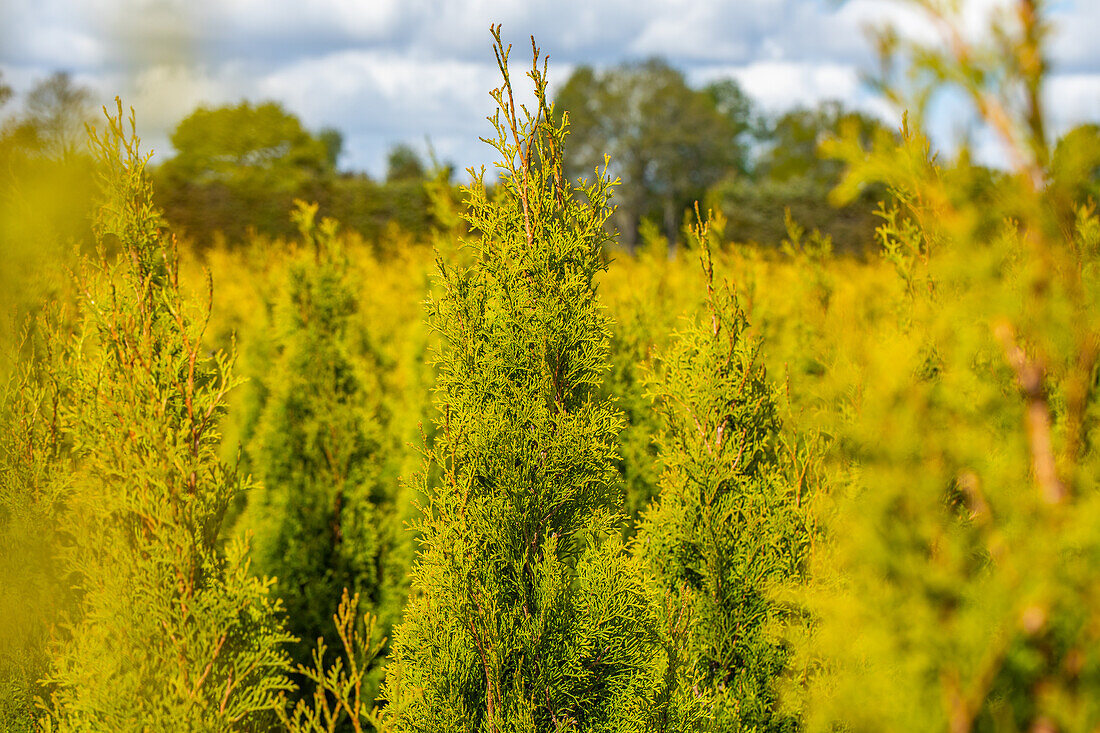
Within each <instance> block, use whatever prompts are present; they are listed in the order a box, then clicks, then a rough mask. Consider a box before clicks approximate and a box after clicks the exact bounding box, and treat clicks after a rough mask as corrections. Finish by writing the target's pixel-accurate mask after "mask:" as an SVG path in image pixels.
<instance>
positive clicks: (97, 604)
mask: <svg viewBox="0 0 1100 733" xmlns="http://www.w3.org/2000/svg"><path fill="white" fill-rule="evenodd" d="M94 143H95V148H96V151H97V153H98V155H99V169H100V171H101V173H102V175H103V179H104V204H103V209H102V213H101V216H100V218H99V220H98V224H97V228H96V236H97V240H98V241H99V243H100V255H99V257H98V258H97V259H94V260H93V259H82V260H81V261H80V263H79V269H78V271H77V274H76V277H75V288H76V289H77V291H78V293H79V298H78V300H77V303H76V305H75V306H74V308H73V312H72V313H71V314H69V315H68V317H67V318H65V319H64V320H61V319H54V320H51V321H50V322H47V323H44V324H43V325H42V328H41V329H40V336H39V340H36V341H35V342H34V343H33V344H32V345H33V346H35V350H34V352H32V353H29V354H28V357H29V359H28V365H27V367H26V369H25V370H24V371H23V374H24V376H23V378H22V380H21V381H20V382H16V383H15V385H14V386H15V387H16V388H17V389H18V390H19V391H18V392H17V393H11V392H8V393H7V394H6V398H5V403H6V404H7V405H8V409H7V410H6V412H7V414H8V416H10V417H11V418H14V419H16V420H17V421H18V423H17V425H19V428H18V430H20V431H21V432H16V433H14V434H13V436H12V437H14V438H15V442H14V444H12V445H13V447H14V448H15V450H10V449H9V450H6V451H5V453H4V458H5V470H4V482H5V484H6V487H7V488H8V489H11V488H14V489H15V491H14V492H10V493H9V492H5V496H4V500H5V501H4V514H5V515H7V514H8V513H9V512H12V510H13V509H14V510H16V511H17V512H20V520H23V519H25V518H27V517H31V518H32V519H34V520H35V521H36V522H37V523H38V525H39V528H40V530H41V531H42V533H43V534H42V537H41V543H40V549H41V550H42V552H43V553H44V554H45V558H44V570H43V571H42V573H41V575H42V576H44V577H45V578H46V579H52V580H54V581H55V582H57V583H58V584H59V586H60V587H59V588H56V589H51V592H52V594H53V595H54V597H55V598H60V599H62V601H63V604H61V607H60V608H56V607H51V606H50V605H49V604H45V607H44V608H43V609H42V610H44V611H46V612H47V613H46V614H45V617H44V618H42V619H41V622H42V623H44V624H46V625H47V629H48V640H46V639H43V638H41V636H40V637H39V638H37V639H34V641H35V642H37V643H39V644H41V647H40V648H39V649H37V650H36V654H35V655H34V656H33V657H32V658H31V661H33V662H36V663H39V664H38V667H37V669H35V670H34V671H35V672H36V673H37V675H36V676H38V680H39V681H38V689H37V690H36V692H37V693H38V694H39V695H40V697H39V700H38V701H37V705H38V706H39V707H40V712H39V714H38V715H37V718H38V720H37V724H38V725H39V726H42V727H44V728H45V729H51V730H147V729H149V728H150V727H153V728H174V727H184V728H188V729H216V730H251V729H254V728H255V727H257V726H261V725H263V724H265V722H267V721H272V720H274V717H275V708H276V707H277V706H278V705H279V704H280V703H279V697H278V694H277V693H278V692H279V691H280V690H281V689H283V688H285V687H286V685H287V681H286V678H285V676H284V670H285V668H286V659H285V656H284V654H283V652H282V651H281V650H280V646H281V645H282V644H283V643H285V641H286V640H287V637H286V634H285V633H284V632H283V631H282V629H281V627H280V625H279V623H278V621H277V617H276V614H277V610H278V604H277V602H276V601H274V600H273V599H272V598H271V597H270V596H269V594H268V583H267V582H266V581H264V580H262V579H254V578H251V577H249V576H248V574H247V565H248V561H247V557H246V554H247V548H246V547H245V546H244V545H243V544H240V543H235V544H233V545H232V546H230V547H229V548H228V549H227V550H226V552H225V553H224V554H223V553H222V552H220V551H219V530H220V524H221V519H222V516H223V514H224V511H225V508H226V506H227V504H228V502H229V500H230V498H231V497H232V495H233V494H234V493H235V492H237V491H239V490H240V488H241V487H242V482H241V479H240V478H239V477H238V476H237V474H236V473H235V471H234V470H233V468H232V467H231V466H229V465H227V464H225V463H223V462H221V461H220V460H218V457H217V451H218V444H219V442H220V441H219V435H218V432H217V424H218V421H219V419H220V417H221V415H222V413H223V411H224V407H225V403H224V396H225V393H226V392H227V390H229V389H230V388H231V387H232V386H233V384H234V383H235V380H234V377H233V375H232V372H231V360H230V358H229V357H228V356H226V355H224V354H222V353H219V354H217V355H215V356H209V355H206V354H205V353H204V350H203V347H202V345H201V334H202V329H203V326H204V315H203V309H202V308H201V306H199V305H198V304H197V303H195V302H194V301H192V300H188V299H187V298H185V297H183V296H182V294H181V292H180V288H179V284H178V274H179V273H178V268H177V260H176V256H175V251H174V247H173V243H172V240H171V239H170V238H169V237H168V236H167V235H166V234H165V233H164V232H163V231H162V229H161V221H160V218H159V214H158V212H157V211H156V210H155V209H154V208H152V206H151V205H150V191H149V185H148V182H147V180H146V178H145V174H144V165H145V162H146V157H144V156H142V155H140V154H139V152H138V148H137V145H138V142H137V139H136V137H135V136H134V134H133V119H132V117H131V119H130V120H129V124H128V125H127V121H126V120H124V119H123V117H122V107H121V104H120V105H119V107H118V114H117V116H114V117H109V118H108V126H107V129H106V131H105V132H103V133H102V135H101V136H99V137H96V138H95V139H94ZM107 243H111V244H113V245H114V246H116V247H117V249H118V251H119V254H120V256H119V257H117V258H115V257H111V256H108V255H107V253H106V250H105V246H106V244H107ZM22 431H25V432H22ZM12 498H14V499H15V501H14V502H9V500H10V499H12ZM23 510H26V511H23ZM4 524H5V525H6V527H5V529H10V528H11V527H12V525H9V524H8V523H7V522H5V523H4ZM14 528H15V529H19V528H20V524H18V523H17V524H15V525H14ZM36 575H38V573H36ZM32 598H33V596H32ZM50 611H54V613H49V612H50ZM43 642H44V643H43ZM43 658H44V664H41V661H42V659H43Z"/></svg>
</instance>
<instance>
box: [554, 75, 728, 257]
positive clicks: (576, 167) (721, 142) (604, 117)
mask: <svg viewBox="0 0 1100 733" xmlns="http://www.w3.org/2000/svg"><path fill="white" fill-rule="evenodd" d="M718 103H721V105H722V106H721V110H720V109H719V108H718V106H717V104H718ZM740 103H741V100H740V99H738V97H737V93H736V92H735V91H734V90H733V89H730V88H729V87H728V86H726V87H717V86H716V87H714V88H712V89H710V90H709V91H705V92H700V91H696V90H693V89H691V88H690V87H688V85H687V83H686V82H685V81H684V77H683V75H682V74H681V73H680V72H679V71H676V70H675V69H673V68H672V67H670V66H668V65H667V64H666V63H664V62H663V61H660V60H657V59H652V60H649V61H646V62H644V63H640V64H627V65H623V66H619V67H616V68H614V69H610V70H607V71H604V72H600V73H597V72H595V71H593V70H592V69H591V68H589V67H587V66H582V67H580V68H579V69H577V70H576V71H575V72H574V73H573V75H572V76H571V77H570V78H569V80H568V81H567V82H566V83H565V85H564V86H563V87H562V89H561V91H560V92H559V93H558V96H557V99H556V104H557V107H558V108H559V109H562V110H568V111H569V115H570V129H571V139H572V145H571V146H570V147H569V149H568V151H567V153H566V160H565V167H566V171H567V172H568V174H569V177H570V178H573V177H576V176H582V175H584V176H587V175H590V174H591V173H592V170H593V168H594V167H596V166H598V165H599V164H600V162H601V161H603V159H604V155H610V156H611V160H612V163H611V165H612V167H613V169H614V170H615V171H616V173H617V174H618V175H619V176H620V177H621V178H622V179H623V180H624V181H625V182H626V186H624V188H623V190H622V191H620V193H619V195H618V198H619V204H618V209H619V213H620V215H621V218H620V219H619V221H618V222H617V224H618V226H619V228H620V230H621V231H622V235H623V238H624V241H625V243H626V245H627V247H628V248H630V249H633V247H634V245H635V244H636V243H637V234H638V226H639V224H640V222H641V219H642V218H643V217H646V216H651V215H652V216H654V218H656V219H657V220H658V221H660V222H661V224H662V226H663V228H664V231H665V235H666V236H667V237H668V238H669V241H670V244H672V245H673V246H675V243H676V238H677V235H678V230H679V227H680V221H681V218H682V215H683V213H684V211H685V210H686V209H687V208H688V207H690V206H691V202H692V201H693V200H694V199H696V198H700V197H702V195H703V193H704V192H705V191H706V189H707V187H709V186H711V185H712V184H714V183H715V182H717V181H718V180H719V179H721V178H722V177H723V176H724V175H725V174H726V173H727V172H728V171H729V170H730V169H731V168H732V169H737V168H739V167H743V164H744V159H745V147H744V141H743V140H741V139H740V138H741V137H742V135H743V133H744V132H745V125H744V123H743V122H742V121H741V119H740V112H739V111H738V109H737V107H738V105H739V104H740Z"/></svg>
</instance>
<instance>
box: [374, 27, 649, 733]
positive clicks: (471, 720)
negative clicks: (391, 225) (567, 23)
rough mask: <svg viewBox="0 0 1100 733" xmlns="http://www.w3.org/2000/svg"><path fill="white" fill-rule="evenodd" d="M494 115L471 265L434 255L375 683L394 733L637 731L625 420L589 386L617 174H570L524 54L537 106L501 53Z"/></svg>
mask: <svg viewBox="0 0 1100 733" xmlns="http://www.w3.org/2000/svg"><path fill="white" fill-rule="evenodd" d="M494 38H495V39H496V52H497V55H498V61H499V63H500V69H501V72H502V74H503V76H504V85H503V87H502V88H500V89H498V90H496V91H495V92H494V97H495V99H496V101H497V103H498V104H499V106H500V110H499V111H498V113H497V114H496V115H495V116H494V117H493V118H491V121H492V122H493V124H494V127H495V129H496V133H497V135H496V138H495V139H494V140H491V141H488V142H490V143H491V144H492V145H493V146H494V147H495V148H496V149H497V150H498V151H499V152H500V154H501V156H502V160H501V162H500V163H499V164H498V165H499V168H500V169H501V173H502V176H501V181H500V186H499V195H497V196H496V197H494V198H493V199H489V198H487V196H486V192H485V186H484V184H483V183H482V176H483V175H484V172H482V173H481V174H479V175H477V176H476V177H475V182H474V185H473V186H472V187H471V189H470V190H469V191H468V196H469V208H468V221H469V223H470V226H471V229H472V230H473V232H475V233H476V236H475V237H472V238H471V239H469V240H467V241H466V242H465V244H466V246H467V247H468V248H469V250H470V252H471V255H472V256H471V258H470V260H472V262H471V263H470V264H469V265H467V266H462V265H454V266H450V267H448V266H446V265H444V264H443V262H442V261H441V262H440V273H439V282H440V291H441V293H440V295H439V297H438V298H435V299H433V300H431V301H430V303H429V313H430V318H431V321H432V323H433V324H434V325H435V327H436V328H438V329H439V332H440V334H441V339H442V349H441V353H440V357H439V386H438V395H439V398H440V408H441V411H442V418H441V420H440V422H439V428H438V432H437V433H436V437H435V441H434V444H433V445H432V446H431V448H430V449H428V451H427V453H428V458H429V461H430V465H435V466H438V468H439V470H440V472H441V474H442V476H441V480H440V485H439V487H438V489H436V490H435V491H434V492H433V493H432V494H431V496H430V499H429V500H428V502H427V505H426V506H425V508H424V517H423V521H422V526H421V527H420V530H421V532H422V546H421V551H420V554H419V556H418V560H417V564H416V566H415V568H414V570H413V577H412V580H413V595H412V597H411V598H410V602H409V606H408V607H407V609H406V612H405V620H404V622H403V623H402V624H401V625H400V626H399V627H398V628H397V630H396V632H395V639H394V643H393V661H392V663H391V664H392V666H391V668H390V674H389V677H388V678H387V696H388V699H389V701H390V706H391V707H390V715H391V720H392V722H393V723H394V725H395V727H396V729H397V730H402V731H443V730H446V731H503V730H508V731H520V730H528V731H534V730H577V731H580V730H586V731H595V730H608V731H610V730H616V731H621V730H630V729H632V726H633V725H634V723H635V721H637V720H639V719H640V716H639V714H638V708H639V707H640V705H641V695H642V694H643V693H646V692H647V686H648V682H647V681H648V680H649V679H650V673H649V665H650V656H651V646H652V645H651V642H650V638H651V618H650V616H651V614H650V610H649V605H648V603H647V601H646V598H645V593H644V589H643V587H642V584H641V582H640V579H639V577H638V575H637V573H636V572H635V571H634V569H633V568H632V566H631V563H632V561H631V560H630V559H629V558H628V557H627V556H625V555H624V554H623V553H622V551H621V546H620V545H619V543H618V542H616V540H615V538H616V537H617V532H618V529H617V523H618V521H619V519H620V517H619V515H618V513H617V510H616V507H618V506H619V497H618V496H617V495H616V494H617V492H616V490H615V475H616V473H615V469H614V463H613V462H614V460H615V438H616V434H617V432H618V430H619V428H620V425H621V422H620V418H619V416H618V415H617V413H616V412H615V410H614V409H613V407H612V405H611V404H610V403H609V402H608V401H607V400H604V399H600V398H599V397H598V388H599V385H600V382H601V380H602V378H603V375H604V373H605V372H606V370H607V368H608V364H607V349H608V321H607V318H606V316H605V315H604V313H603V311H602V310H601V307H600V305H599V302H598V300H597V295H596V285H595V277H596V275H597V273H599V272H600V271H601V270H602V269H603V264H602V260H601V251H602V248H603V245H604V243H605V241H606V240H607V237H608V235H607V233H606V231H605V229H604V222H605V220H606V218H607V216H608V214H609V211H610V210H609V206H608V197H609V195H610V185H611V184H610V182H609V181H608V180H607V179H606V177H604V176H601V175H599V174H597V176H596V177H595V180H594V181H593V182H591V183H582V184H581V185H580V186H577V187H574V185H572V184H570V183H569V182H567V181H566V180H565V179H564V177H563V175H562V168H561V154H562V145H563V142H564V138H565V129H566V128H565V125H566V122H563V123H562V124H561V125H555V124H554V119H555V118H554V116H553V115H552V114H551V112H550V110H549V109H548V105H547V103H546V101H545V89H546V78H545V72H544V70H540V69H539V66H538V53H537V50H536V51H535V60H534V64H533V68H532V70H531V72H530V73H529V75H530V77H531V78H532V80H533V82H534V86H535V97H536V104H537V107H536V108H535V111H534V114H529V113H527V111H526V110H525V109H523V108H517V105H516V104H515V103H514V101H513V91H512V86H511V82H510V80H509V76H508V63H507V62H508V50H507V49H505V48H504V47H503V45H502V44H501V42H500V36H499V29H494Z"/></svg>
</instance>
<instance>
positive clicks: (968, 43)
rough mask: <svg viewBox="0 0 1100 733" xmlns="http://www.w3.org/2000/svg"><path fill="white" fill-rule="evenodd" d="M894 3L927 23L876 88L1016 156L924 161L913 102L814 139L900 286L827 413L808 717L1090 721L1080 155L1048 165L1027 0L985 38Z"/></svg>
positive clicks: (1093, 498) (1089, 463)
mask: <svg viewBox="0 0 1100 733" xmlns="http://www.w3.org/2000/svg"><path fill="white" fill-rule="evenodd" d="M912 4H913V5H914V6H915V7H916V8H917V9H919V10H921V11H922V12H925V13H927V14H928V15H929V16H930V17H931V19H932V20H933V26H934V27H935V28H938V29H940V30H941V31H943V34H944V35H943V36H942V37H941V38H940V39H939V40H938V42H937V43H934V44H932V45H920V44H908V43H901V42H899V40H898V36H897V35H893V34H891V35H887V36H885V38H884V41H885V43H884V46H883V47H884V49H885V50H886V51H888V52H891V54H892V55H891V56H890V58H889V60H891V61H893V62H895V63H893V64H887V65H886V66H885V68H887V69H891V68H893V69H898V70H899V71H901V72H902V74H904V75H903V76H899V77H895V78H888V79H887V80H886V81H887V82H888V84H887V88H890V89H893V90H894V92H895V98H896V99H899V100H902V101H904V100H905V99H910V98H913V99H927V98H929V97H930V94H931V93H932V92H935V91H937V90H938V88H939V87H940V86H942V85H943V84H945V83H947V84H950V85H951V86H952V87H953V88H954V90H955V91H956V92H961V93H962V94H963V95H964V96H965V97H966V98H969V99H970V100H971V101H972V103H973V105H974V107H975V109H976V110H977V113H978V115H979V117H980V119H981V120H982V121H983V122H984V123H986V124H987V125H988V128H989V129H990V130H991V131H992V132H993V133H994V134H996V135H998V136H999V138H1000V141H1001V142H1002V144H1003V146H1004V150H1005V151H1006V160H1007V162H1008V164H1009V166H1010V168H1009V169H1008V170H1007V171H1005V172H1004V173H1003V174H1000V175H997V176H989V175H988V173H987V172H985V171H982V170H980V169H978V168H977V167H975V166H974V165H973V164H972V163H971V162H970V160H969V158H968V155H967V153H966V151H965V150H964V151H963V152H962V154H960V155H959V156H958V157H957V158H956V159H955V160H952V161H950V162H946V161H944V160H943V159H942V158H940V157H937V156H935V155H934V154H933V153H932V151H931V149H930V145H929V142H928V140H927V139H926V138H925V136H924V135H923V133H922V132H921V124H920V123H921V120H922V118H923V115H922V113H921V112H922V110H921V108H920V107H919V106H918V107H911V108H910V109H911V111H912V115H911V116H910V118H909V121H908V123H907V124H906V125H905V127H904V128H903V131H902V132H903V135H902V140H901V142H900V144H899V143H897V142H896V141H894V140H889V139H880V140H878V141H877V142H876V144H875V145H874V146H872V147H871V148H870V149H868V148H866V147H864V146H863V145H861V144H860V143H859V142H858V140H857V139H856V138H855V136H854V135H848V136H846V137H843V138H841V139H840V140H838V141H835V142H834V143H832V144H831V145H830V149H829V152H831V153H834V154H837V155H838V156H840V157H841V158H843V159H844V160H845V161H846V162H848V164H849V166H850V171H849V175H848V178H847V179H846V181H845V182H844V183H843V184H842V187H841V189H840V190H839V193H840V194H841V195H853V194H854V193H855V192H856V191H857V190H859V188H860V187H862V186H863V185H864V184H865V183H866V182H868V181H880V182H883V183H885V184H886V185H887V186H889V188H890V190H891V193H892V194H893V197H894V201H895V204H894V205H890V206H886V207H884V208H883V209H882V211H881V216H882V226H881V227H880V230H879V231H880V237H881V241H882V245H883V254H884V257H885V259H886V260H887V261H888V262H890V263H891V264H892V265H893V266H894V268H895V270H896V272H897V280H898V282H899V284H900V285H901V287H899V288H898V289H897V292H898V294H897V296H896V297H894V298H893V299H892V300H891V301H890V303H889V304H890V307H891V309H892V310H893V313H894V317H893V318H891V319H883V321H882V322H881V323H879V324H878V327H877V328H875V329H874V330H872V331H869V332H866V333H864V334H862V337H861V339H860V340H859V342H857V343H856V344H854V348H853V356H854V357H855V358H854V359H853V369H852V372H850V373H848V374H847V375H846V376H847V377H848V379H849V384H850V385H851V387H850V392H849V394H850V397H849V399H848V402H847V405H846V409H845V410H844V411H843V412H840V413H838V414H837V415H836V416H835V419H834V420H833V424H832V425H831V426H830V428H829V429H830V430H831V432H833V434H834V435H836V437H837V440H836V443H835V445H836V448H837V450H836V452H835V453H834V457H835V459H836V469H837V470H836V472H835V474H834V476H835V480H834V485H833V488H832V490H833V492H834V500H833V501H831V502H830V503H829V505H828V507H827V511H826V512H824V513H823V515H822V521H823V526H824V527H825V528H826V530H827V533H828V538H829V541H828V543H827V544H826V545H823V547H822V552H820V553H819V554H818V555H817V557H816V562H815V563H814V573H813V575H814V578H815V585H814V587H813V590H812V592H811V593H810V594H809V595H808V598H807V600H808V607H809V609H811V610H812V611H813V612H814V613H815V614H816V616H817V619H818V621H817V623H816V624H815V625H814V627H813V634H812V635H811V637H810V639H811V642H810V646H809V647H808V649H809V650H810V651H811V655H810V656H809V657H808V659H807V663H808V664H807V668H809V669H816V672H815V673H814V674H812V675H810V676H809V678H808V679H809V681H810V684H809V687H808V688H807V689H808V691H809V696H808V698H807V710H808V713H809V715H808V717H807V721H808V724H809V726H810V728H811V729H814V730H836V729H837V727H838V726H843V727H844V728H846V729H848V730H855V731H860V730H867V731H872V730H874V731H878V730H896V731H905V730H912V731H918V730H919V731H927V730H950V731H970V730H981V731H993V730H1004V731H1014V730H1032V731H1054V730H1059V731H1086V730H1095V729H1096V727H1097V725H1100V651H1098V650H1100V595H1098V594H1100V531H1098V528H1100V492H1098V491H1097V476H1100V454H1098V451H1097V448H1096V446H1097V437H1100V436H1098V435H1097V420H1096V418H1097V414H1098V404H1097V363H1098V361H1097V359H1098V355H1100V350H1098V344H1100V340H1098V338H1100V307H1098V306H1100V287H1098V286H1100V281H1098V279H1097V272H1098V260H1097V255H1098V251H1100V250H1098V242H1100V234H1098V232H1100V222H1098V220H1097V217H1096V213H1095V209H1094V206H1093V204H1091V203H1090V202H1087V201H1082V200H1080V199H1079V198H1077V196H1076V194H1075V193H1074V192H1077V191H1080V190H1082V186H1081V184H1082V176H1084V175H1087V174H1085V173H1084V170H1085V169H1087V166H1080V167H1078V166H1063V167H1061V168H1058V167H1055V166H1053V165H1052V155H1051V151H1050V142H1049V139H1048V129H1047V125H1048V121H1049V120H1048V118H1047V116H1046V115H1045V113H1044V110H1043V99H1044V96H1043V89H1044V78H1045V70H1046V62H1045V58H1046V56H1045V49H1044V47H1043V39H1044V38H1045V35H1046V24H1045V22H1044V19H1043V15H1042V10H1043V8H1042V4H1041V3H1037V2H1032V1H1030V0H1018V1H1017V2H1013V3H1011V4H1007V5H1006V6H1005V7H1003V8H1001V9H1000V10H999V11H997V12H998V13H999V15H996V16H994V18H993V24H992V25H991V26H990V28H989V29H988V31H987V32H986V33H985V34H975V33H974V32H973V26H972V24H967V23H965V22H964V19H963V18H962V16H961V15H960V14H959V13H958V12H956V10H957V9H953V8H954V6H953V5H951V4H945V3H938V2H931V1H930V0H929V1H927V2H914V3H912ZM967 28H970V29H971V30H970V32H966V31H965V29H967ZM983 39H984V40H983ZM894 52H896V53H894ZM913 83H915V84H916V85H917V86H916V88H915V89H914V88H912V87H910V86H908V85H909V84H913ZM910 91H912V92H915V94H913V95H912V96H911V97H910V95H909V92H910ZM989 187H992V195H988V193H986V194H983V193H982V192H983V191H989ZM813 665H817V666H816V667H814V666H813Z"/></svg>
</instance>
